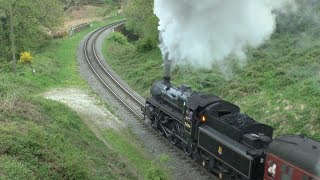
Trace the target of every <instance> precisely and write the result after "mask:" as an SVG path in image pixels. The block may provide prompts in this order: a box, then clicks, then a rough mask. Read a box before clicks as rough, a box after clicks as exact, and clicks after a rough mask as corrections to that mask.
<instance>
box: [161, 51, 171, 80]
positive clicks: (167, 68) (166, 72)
mask: <svg viewBox="0 0 320 180" xmlns="http://www.w3.org/2000/svg"><path fill="white" fill-rule="evenodd" d="M168 56H169V55H168V53H166V54H165V55H164V76H163V82H164V84H166V85H170V80H171V77H170V71H171V60H170V59H169V57H168Z"/></svg>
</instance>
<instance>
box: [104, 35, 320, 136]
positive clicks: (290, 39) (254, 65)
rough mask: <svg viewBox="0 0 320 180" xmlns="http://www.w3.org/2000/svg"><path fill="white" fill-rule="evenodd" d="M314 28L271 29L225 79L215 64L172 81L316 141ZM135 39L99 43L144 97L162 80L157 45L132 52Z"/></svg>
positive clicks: (318, 90) (319, 79) (183, 70)
mask: <svg viewBox="0 0 320 180" xmlns="http://www.w3.org/2000/svg"><path fill="white" fill-rule="evenodd" d="M317 34H319V30H318V29H311V30H310V31H306V32H304V33H291V32H285V31H283V32H276V33H275V34H273V36H272V37H271V40H269V41H268V42H266V43H265V44H264V45H263V46H262V47H260V48H258V49H256V50H249V52H248V59H247V64H246V66H245V67H243V68H239V66H238V65H237V64H236V63H234V62H232V61H230V62H228V63H231V64H232V65H233V75H232V77H231V79H230V80H226V79H225V78H224V77H223V75H222V73H221V72H220V71H219V68H217V67H215V68H213V70H210V71H208V70H196V71H194V70H192V68H191V67H179V68H176V69H174V70H173V72H172V81H173V83H174V84H176V85H179V84H187V85H189V86H191V87H192V88H193V89H194V90H197V91H203V92H206V93H210V94H217V95H219V96H220V97H222V98H224V99H227V100H229V101H231V102H234V103H235V104H237V105H239V106H240V107H241V108H242V112H245V113H247V114H249V115H250V116H252V117H254V118H255V119H256V120H257V121H260V122H262V123H266V124H269V125H271V126H272V127H274V128H275V135H276V136H277V135H280V134H287V133H289V134H290V133H301V134H305V135H307V136H309V137H313V138H315V139H317V140H320V118H319V117H320V111H319V107H320V74H319V72H320V61H319V58H320V38H319V36H318V35H317ZM137 46H138V45H137V43H135V42H127V41H123V38H120V37H119V35H118V34H117V35H113V36H112V38H109V39H108V40H106V42H105V44H104V55H105V56H106V58H107V61H108V63H110V64H111V66H112V67H113V68H114V70H115V71H117V72H118V73H119V75H120V76H122V77H123V79H125V80H126V81H127V82H128V83H129V85H130V86H132V87H133V88H134V89H135V90H137V91H138V92H139V93H140V94H141V95H143V96H147V95H149V88H150V86H151V84H152V83H153V81H154V80H159V79H161V78H162V76H163V74H162V72H163V67H162V63H163V61H162V58H161V53H160V51H159V49H154V50H152V51H148V52H140V51H138V49H139V48H138V47H137Z"/></svg>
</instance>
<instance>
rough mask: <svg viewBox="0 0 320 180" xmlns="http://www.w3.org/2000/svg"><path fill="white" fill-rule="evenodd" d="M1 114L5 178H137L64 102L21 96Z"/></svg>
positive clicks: (0, 145)
mask: <svg viewBox="0 0 320 180" xmlns="http://www.w3.org/2000/svg"><path fill="white" fill-rule="evenodd" d="M1 102H2V103H1V104H4V103H3V102H4V101H3V100H1ZM0 112H1V121H0V123H1V126H0V132H1V134H0V139H1V141H0V162H1V163H0V167H1V170H0V174H1V175H2V177H5V178H9V179H11V178H14V179H16V178H18V179H29V178H31V179H32V178H35V179H63V178H70V179H87V178H89V177H90V178H93V179H95V178H99V179H100V178H101V179H110V178H121V177H122V178H129V179H131V178H133V177H135V176H134V175H133V174H130V171H128V170H127V168H126V166H125V164H124V163H121V162H119V157H118V156H117V154H114V152H113V151H111V150H109V149H107V148H106V146H105V145H104V144H103V143H102V142H101V141H100V140H98V139H97V138H96V136H95V134H94V133H93V132H92V131H91V130H90V129H89V128H88V127H87V126H86V125H85V124H84V123H83V122H82V120H81V119H80V118H79V116H78V115H77V114H76V113H75V112H73V111H71V110H70V109H69V108H68V107H66V106H64V105H62V104H61V103H58V102H55V101H51V100H46V99H42V98H17V99H15V100H11V101H10V102H7V103H6V105H3V106H1V107H0ZM113 162H119V163H113Z"/></svg>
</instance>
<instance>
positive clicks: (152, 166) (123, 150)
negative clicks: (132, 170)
mask: <svg viewBox="0 0 320 180" xmlns="http://www.w3.org/2000/svg"><path fill="white" fill-rule="evenodd" d="M104 134H105V137H106V139H107V140H108V141H109V142H111V143H112V145H113V146H114V147H115V148H116V149H117V151H118V153H119V155H120V156H122V157H125V158H126V159H128V160H129V161H130V162H131V163H132V164H133V165H134V166H135V167H137V168H138V171H137V176H138V177H140V178H141V177H143V178H144V179H169V175H168V172H167V171H168V169H165V168H164V167H161V164H162V163H165V162H166V161H168V157H167V156H165V155H162V156H159V158H158V159H155V160H153V161H151V160H150V157H147V156H146V155H145V153H142V152H143V147H141V146H140V145H139V142H137V141H132V139H128V137H130V136H132V133H130V132H129V131H121V133H119V132H115V131H112V130H107V131H105V132H104Z"/></svg>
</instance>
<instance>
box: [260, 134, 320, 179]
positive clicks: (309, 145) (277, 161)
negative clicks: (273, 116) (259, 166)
mask: <svg viewBox="0 0 320 180" xmlns="http://www.w3.org/2000/svg"><path fill="white" fill-rule="evenodd" d="M264 179H265V180H320V142H317V141H315V140H313V139H310V138H307V137H305V136H301V135H283V136H281V137H279V138H277V139H274V140H273V142H272V143H271V144H270V145H269V147H268V153H267V157H266V163H265V171H264Z"/></svg>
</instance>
